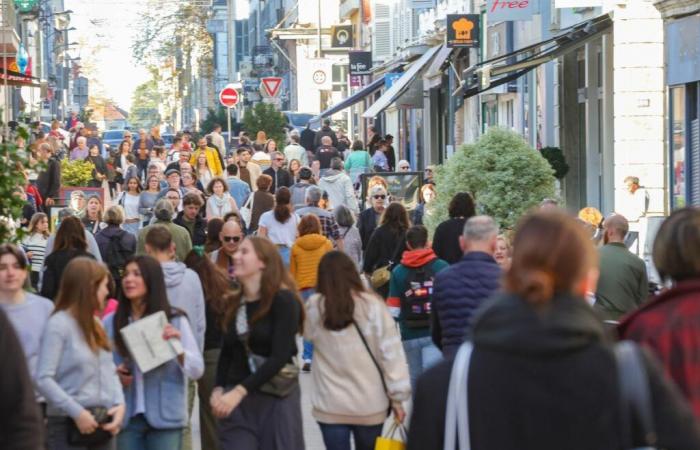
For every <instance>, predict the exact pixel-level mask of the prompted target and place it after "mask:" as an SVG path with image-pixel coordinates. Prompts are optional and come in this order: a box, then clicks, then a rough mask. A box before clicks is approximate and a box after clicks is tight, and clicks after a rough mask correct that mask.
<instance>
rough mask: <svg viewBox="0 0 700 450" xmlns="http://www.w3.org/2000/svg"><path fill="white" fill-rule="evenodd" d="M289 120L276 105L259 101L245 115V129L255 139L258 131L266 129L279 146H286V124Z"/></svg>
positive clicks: (270, 137) (268, 135)
mask: <svg viewBox="0 0 700 450" xmlns="http://www.w3.org/2000/svg"><path fill="white" fill-rule="evenodd" d="M286 124H287V120H286V119H285V117H284V114H282V113H281V112H279V111H277V110H276V109H275V107H274V105H270V104H267V103H257V104H256V105H255V106H254V107H253V108H249V109H247V110H246V112H245V116H244V117H243V129H244V130H246V131H247V132H248V134H250V137H251V139H253V140H255V136H256V135H257V134H258V131H264V132H265V133H266V134H267V138H268V139H274V140H275V142H277V147H278V148H282V147H284V139H285V133H284V126H285V125H286Z"/></svg>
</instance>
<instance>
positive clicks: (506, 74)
mask: <svg viewBox="0 0 700 450" xmlns="http://www.w3.org/2000/svg"><path fill="white" fill-rule="evenodd" d="M612 23H613V21H612V17H611V16H610V14H604V15H602V16H598V17H596V18H595V19H591V20H588V21H586V22H582V23H579V24H576V25H574V26H572V27H570V28H568V29H566V30H564V31H562V32H561V33H559V34H558V35H557V36H555V37H553V38H551V39H548V40H546V41H542V42H539V43H537V44H533V45H530V46H528V47H525V48H522V49H520V50H517V51H515V52H512V53H508V54H506V55H503V56H499V57H498V58H494V59H490V60H488V61H484V62H481V63H479V64H476V65H473V66H471V67H469V68H468V69H466V70H465V71H464V74H463V79H464V86H463V88H462V91H461V92H462V94H463V95H464V97H465V98H467V97H472V96H474V95H477V94H480V93H482V92H484V91H487V90H489V89H491V88H494V87H496V86H500V85H502V84H505V83H508V82H510V81H513V80H516V79H518V78H520V77H521V76H523V75H525V74H526V73H528V72H529V71H531V70H532V69H534V68H535V67H537V66H539V65H540V64H544V63H546V62H549V61H552V60H554V59H557V58H559V57H560V56H563V55H565V54H567V53H569V52H572V51H574V50H576V49H578V48H580V47H582V46H583V45H585V44H586V43H588V42H589V41H591V40H593V39H596V38H598V37H599V36H600V35H601V34H603V33H606V32H608V31H609V30H610V29H611V28H612ZM474 75H477V76H476V77H475V76H474ZM457 92H460V91H459V90H458V91H457Z"/></svg>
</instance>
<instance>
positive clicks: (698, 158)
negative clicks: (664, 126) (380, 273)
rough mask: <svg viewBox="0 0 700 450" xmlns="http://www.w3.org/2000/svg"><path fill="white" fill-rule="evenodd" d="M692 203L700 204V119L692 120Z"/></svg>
mask: <svg viewBox="0 0 700 450" xmlns="http://www.w3.org/2000/svg"><path fill="white" fill-rule="evenodd" d="M690 136H691V137H690V140H691V144H690V164H691V165H690V171H688V170H686V173H688V172H690V173H691V174H692V177H691V181H690V204H691V205H695V206H697V205H700V173H699V172H700V119H694V120H693V121H692V122H690Z"/></svg>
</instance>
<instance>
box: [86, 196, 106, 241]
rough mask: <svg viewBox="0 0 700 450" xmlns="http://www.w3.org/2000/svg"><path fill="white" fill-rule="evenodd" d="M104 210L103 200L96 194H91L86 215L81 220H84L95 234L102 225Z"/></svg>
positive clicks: (87, 227)
mask: <svg viewBox="0 0 700 450" xmlns="http://www.w3.org/2000/svg"><path fill="white" fill-rule="evenodd" d="M102 212H103V206H102V200H100V197H98V196H96V195H91V196H90V197H89V198H88V201H87V205H86V206H85V215H84V216H83V218H82V219H81V222H83V226H84V227H85V229H86V230H87V231H89V232H90V233H92V234H93V235H94V234H97V232H98V231H100V228H101V227H102Z"/></svg>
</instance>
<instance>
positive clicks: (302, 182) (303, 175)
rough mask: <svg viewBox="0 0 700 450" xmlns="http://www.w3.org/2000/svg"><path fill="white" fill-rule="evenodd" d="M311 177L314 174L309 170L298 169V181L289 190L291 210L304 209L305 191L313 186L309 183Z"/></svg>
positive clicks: (304, 168)
mask: <svg viewBox="0 0 700 450" xmlns="http://www.w3.org/2000/svg"><path fill="white" fill-rule="evenodd" d="M313 176H314V174H313V172H311V169H309V168H308V167H302V168H301V169H299V181H298V182H297V183H294V184H293V185H292V186H291V187H290V188H289V192H290V193H291V194H292V199H291V203H292V208H293V209H294V210H295V211H296V210H297V209H301V208H305V207H306V190H307V189H308V188H309V187H310V186H313V184H312V183H311V179H312V178H313Z"/></svg>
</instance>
